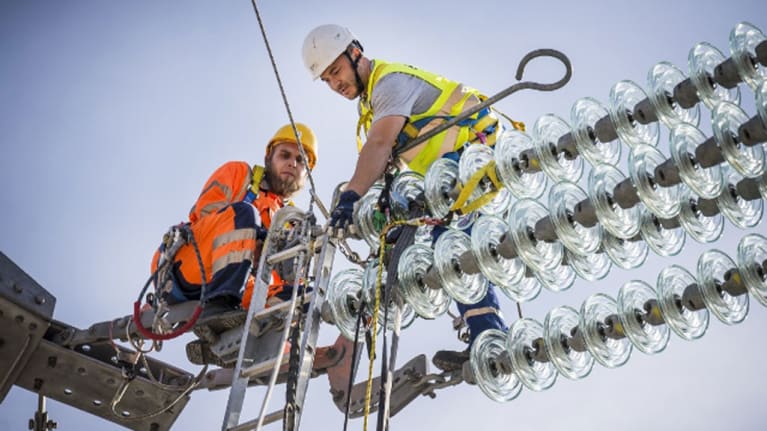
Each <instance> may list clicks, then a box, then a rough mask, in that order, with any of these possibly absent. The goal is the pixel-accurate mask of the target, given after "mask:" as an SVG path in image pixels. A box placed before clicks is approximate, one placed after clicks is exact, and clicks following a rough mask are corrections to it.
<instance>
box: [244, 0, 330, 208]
mask: <svg viewBox="0 0 767 431" xmlns="http://www.w3.org/2000/svg"><path fill="white" fill-rule="evenodd" d="M251 3H252V4H253V11H254V12H255V13H256V19H258V27H259V28H260V29H261V35H262V36H263V38H264V45H266V51H267V53H268V54H269V61H271V63H272V69H273V70H274V76H275V78H276V79H277V86H278V87H279V88H280V95H282V102H283V103H284V104H285V110H286V111H287V113H288V118H289V119H290V125H291V127H293V133H294V134H295V135H296V139H297V140H298V151H300V152H301V157H303V159H304V160H309V159H308V158H307V157H306V152H305V151H304V146H303V145H302V144H301V135H300V134H299V133H298V129H297V128H296V122H295V120H294V119H293V113H292V112H291V111H290V104H289V103H288V97H287V95H286V94H285V88H284V87H283V86H282V79H281V78H280V72H279V71H278V70H277V63H276V62H275V61H274V55H272V48H271V46H270V45H269V39H268V38H267V36H266V30H265V29H264V23H263V21H262V20H261V13H260V12H259V11H258V6H257V5H256V0H251ZM306 176H307V177H308V178H309V194H311V196H312V199H311V200H310V201H309V211H311V210H312V202H317V207H318V208H319V209H320V212H321V213H322V215H324V216H325V218H326V219H329V218H330V213H329V212H328V210H327V209H326V208H325V205H323V204H322V201H321V200H320V198H319V196H317V193H316V188H315V186H314V178H312V170H311V169H309V166H308V165H307V166H306Z"/></svg>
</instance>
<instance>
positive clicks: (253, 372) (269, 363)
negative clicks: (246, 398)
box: [240, 354, 290, 378]
mask: <svg viewBox="0 0 767 431" xmlns="http://www.w3.org/2000/svg"><path fill="white" fill-rule="evenodd" d="M276 360H277V358H269V359H267V360H266V361H263V362H259V363H257V364H254V365H251V366H250V367H247V368H243V369H242V372H241V373H240V375H241V376H242V377H247V378H250V377H254V376H259V375H261V374H263V373H265V372H267V371H269V370H272V369H274V363H275V362H276ZM289 360H290V355H288V354H284V355H282V364H280V366H283V365H285V364H287V363H288V361H289Z"/></svg>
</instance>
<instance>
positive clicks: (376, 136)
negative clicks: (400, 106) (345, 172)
mask: <svg viewBox="0 0 767 431" xmlns="http://www.w3.org/2000/svg"><path fill="white" fill-rule="evenodd" d="M405 120H406V118H405V117H402V116H399V115H390V116H387V117H383V118H380V119H378V120H377V121H376V122H374V123H373V125H372V126H370V130H368V133H367V141H365V145H363V146H362V151H360V155H359V158H358V159H357V166H356V167H355V168H354V175H352V178H351V180H349V184H348V186H347V187H346V189H347V190H353V191H355V192H356V193H357V194H358V195H360V196H362V195H364V194H365V193H367V191H368V189H370V187H371V186H372V185H373V183H375V182H376V180H378V179H379V178H381V176H382V175H383V174H384V171H385V170H386V164H387V163H388V161H389V157H390V156H391V151H392V147H394V143H395V140H396V139H397V135H398V134H399V132H400V130H402V127H403V126H404V125H405Z"/></svg>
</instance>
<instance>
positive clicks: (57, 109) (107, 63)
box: [0, 0, 767, 431]
mask: <svg viewBox="0 0 767 431" xmlns="http://www.w3.org/2000/svg"><path fill="white" fill-rule="evenodd" d="M260 7H261V10H262V14H263V18H264V20H265V25H266V29H267V32H268V35H269V37H270V41H271V43H272V49H273V51H274V54H275V59H276V62H277V64H278V67H279V68H280V72H281V74H282V78H283V81H284V85H285V90H286V92H287V96H288V98H289V101H290V104H291V108H292V109H293V113H294V116H295V118H296V119H297V120H299V121H302V122H306V123H307V124H309V125H310V126H311V127H313V128H314V129H315V131H316V133H317V135H318V137H319V140H320V150H319V163H318V165H317V168H316V170H315V172H314V175H315V180H316V184H317V189H318V194H319V196H320V197H321V198H322V199H323V200H324V201H325V202H327V201H329V199H330V196H331V193H332V190H333V187H334V186H335V185H336V184H338V183H339V182H341V181H344V180H347V179H348V177H349V176H350V175H351V170H352V166H353V164H354V162H355V160H356V151H355V148H356V147H355V141H354V128H355V125H356V114H355V107H354V104H353V103H351V102H349V101H347V100H345V99H342V98H341V97H339V96H337V95H335V94H333V93H331V92H330V91H329V90H328V89H327V88H325V86H324V85H323V84H321V83H316V82H312V81H311V79H310V78H309V75H308V74H307V73H306V71H305V70H304V69H303V66H302V63H301V59H300V47H301V43H302V41H303V37H304V35H305V34H306V32H307V31H308V30H310V29H311V28H313V27H314V26H316V25H319V24H325V23H340V24H345V25H347V26H349V27H350V28H351V29H352V30H353V31H354V32H355V33H356V34H357V36H358V37H359V39H360V40H361V42H362V44H363V45H364V47H365V50H366V53H367V54H369V55H370V56H372V57H380V58H384V59H388V60H394V61H401V62H406V63H410V64H414V65H417V66H420V67H422V68H424V69H427V70H432V71H437V72H440V73H443V74H444V75H446V76H449V77H451V78H454V79H457V80H461V81H463V82H465V83H467V84H469V85H471V86H473V87H476V88H479V89H481V90H483V91H484V92H486V93H488V94H493V93H495V92H498V91H500V90H502V89H504V88H506V87H507V86H509V85H511V84H513V83H514V76H513V75H514V69H515V67H516V64H517V62H518V61H519V59H520V58H521V57H522V56H523V55H524V54H525V53H526V52H528V51H530V50H532V49H536V48H544V47H546V48H556V49H559V50H561V51H563V52H565V53H566V54H568V55H569V56H570V58H571V60H572V63H573V78H572V81H571V82H570V84H568V86H567V87H565V88H564V89H562V90H560V91H557V92H556V93H550V94H544V93H535V92H526V93H520V94H517V95H514V96H511V97H510V98H508V99H506V100H504V101H503V102H501V103H500V104H499V107H500V108H501V109H502V110H503V111H504V112H506V113H507V114H509V115H511V116H512V117H514V118H517V119H521V120H523V121H525V122H527V123H528V125H530V126H531V125H532V124H533V123H534V122H535V120H536V119H537V118H538V117H539V116H541V115H543V114H546V113H554V114H557V115H559V116H562V117H565V118H567V117H568V116H569V111H570V107H571V106H572V103H573V102H574V101H575V100H577V99H578V98H580V97H584V96H591V97H594V98H596V99H598V100H600V101H602V102H606V101H607V96H608V94H609V90H610V87H611V86H612V85H613V84H614V83H615V82H617V81H619V80H622V79H632V80H635V81H636V82H638V83H640V84H641V85H643V86H645V79H646V78H645V77H646V74H647V71H648V70H649V69H650V67H651V66H653V65H654V64H655V63H657V62H658V61H662V60H665V61H670V62H672V63H674V64H675V65H677V66H678V67H680V68H681V69H683V70H687V54H688V52H689V50H690V48H691V47H692V46H693V45H694V44H695V43H696V42H700V41H708V42H710V43H712V44H713V45H715V46H717V47H718V48H719V49H721V50H722V51H724V52H728V42H727V38H728V35H729V32H730V30H731V29H732V27H733V26H734V25H735V24H736V23H738V22H740V21H744V20H745V21H750V22H751V23H753V24H755V25H757V26H759V27H760V28H761V29H762V30H767V5H766V4H765V3H764V2H763V1H729V2H722V1H675V2H669V1H646V2H639V3H637V2H607V1H604V2H597V1H581V2H564V1H561V2H524V3H523V2H516V1H503V2H501V1H498V2H483V1H478V2H456V1H441V2H413V1H408V2H404V1H399V0H392V1H389V2H385V3H382V4H380V5H372V4H368V3H365V2H350V1H335V2H321V3H320V2H310V1H293V2H278V1H274V2H263V4H260ZM0 53H2V55H1V56H0V100H1V101H2V102H0V148H2V152H1V153H0V154H2V156H1V157H0V184H2V185H3V187H2V191H0V207H1V208H3V209H4V210H3V211H2V215H1V216H0V250H2V251H3V252H4V253H6V254H7V255H8V256H10V257H11V259H13V260H14V261H15V262H16V263H18V264H19V265H20V266H21V267H22V268H24V269H25V270H26V271H27V272H28V273H29V274H30V275H31V276H32V277H33V278H35V279H36V280H37V281H38V282H39V283H40V284H42V285H43V286H44V287H46V288H47V289H48V290H49V291H50V292H51V293H53V294H54V295H55V296H56V297H57V306H56V310H55V318H56V319H58V320H61V321H64V322H67V323H69V324H72V325H74V326H77V327H81V328H84V327H88V326H89V325H90V324H92V323H94V322H98V321H104V320H109V319H112V318H114V317H117V316H122V315H125V314H129V313H130V312H131V306H132V303H133V301H134V300H135V298H136V295H137V293H138V291H139V289H140V288H141V286H142V283H143V282H144V280H145V278H146V277H147V275H148V268H149V260H150V257H151V254H152V251H153V249H154V248H155V247H156V245H157V243H158V240H159V239H160V237H161V235H162V233H163V232H164V231H165V229H166V228H167V226H168V225H170V224H173V223H176V222H178V221H181V220H182V219H184V218H185V217H186V213H187V211H188V209H189V207H190V206H191V205H192V203H193V201H194V199H195V197H196V195H197V193H198V192H199V189H200V187H201V186H202V184H203V182H204V181H205V179H206V178H207V176H208V175H209V173H210V172H211V171H212V170H213V169H215V168H216V167H217V166H218V165H219V164H221V163H223V162H225V161H227V160H247V161H249V162H260V161H261V160H262V159H263V148H264V144H265V143H266V141H267V140H268V138H269V137H270V136H271V134H272V133H273V132H274V131H275V130H276V129H277V128H278V127H279V126H281V125H283V124H284V123H286V122H287V120H288V117H287V114H286V111H285V108H284V106H283V103H282V100H281V98H280V94H279V91H278V87H277V84H276V81H275V78H274V74H273V72H272V69H271V65H270V62H269V59H268V57H267V53H266V50H265V47H264V43H263V40H262V38H261V35H260V32H259V29H258V25H257V21H256V18H255V15H254V14H253V10H252V7H251V5H250V2H248V1H245V0H240V1H227V2H209V1H188V2H169V1H161V2H158V1H137V2H98V1H70V2H53V1H48V2H44V1H25V2H22V1H5V2H2V3H0ZM559 74H560V69H559V67H558V66H557V65H555V63H554V62H550V63H547V62H544V61H542V62H540V63H538V64H536V65H535V66H534V67H532V68H531V69H530V70H529V76H526V78H529V79H531V80H540V81H544V82H545V81H550V80H555V79H557V77H558V76H559ZM741 90H742V98H743V104H742V106H743V107H744V109H746V110H747V111H748V112H749V113H750V114H752V115H753V113H754V109H753V93H752V92H751V91H750V90H748V89H747V88H746V87H744V86H741ZM709 115H710V112H709V111H708V110H706V109H705V108H704V109H703V110H702V117H704V120H703V121H702V123H701V124H702V127H704V131H705V133H706V134H707V135H710V134H711V131H710V128H708V129H706V127H708V116H709ZM659 148H661V150H662V151H663V152H664V153H665V154H668V142H667V138H666V135H665V134H664V135H663V136H662V137H661V143H660V144H659ZM625 154H627V151H624V160H625ZM624 170H625V167H624ZM299 202H301V203H304V204H305V202H306V194H305V193H304V194H303V195H302V197H301V198H300V199H299ZM750 232H761V233H762V234H765V228H764V223H762V224H760V225H759V226H757V227H756V228H754V229H752V230H750ZM746 233H747V232H746V231H742V230H737V229H734V228H732V227H731V226H728V228H727V229H726V231H725V237H724V238H723V239H722V240H721V241H720V242H718V243H716V244H708V245H700V244H697V243H695V242H694V241H692V240H691V239H689V238H688V241H687V245H686V247H685V250H684V251H683V252H682V253H681V255H680V256H677V257H674V258H664V259H661V258H659V257H657V256H651V258H650V259H648V262H647V263H646V264H645V265H644V266H643V267H642V268H641V269H639V270H635V271H623V270H619V269H613V270H612V272H611V274H610V276H608V278H607V279H605V280H602V281H600V282H596V283H586V282H583V281H578V282H576V285H575V286H574V287H573V288H572V289H570V290H569V291H567V292H563V293H560V294H554V293H551V292H547V291H544V292H543V293H542V294H541V295H540V296H539V298H538V299H536V300H535V301H533V302H532V303H530V304H526V305H524V307H523V310H524V311H525V314H526V315H527V316H529V317H532V318H535V319H537V320H539V321H542V320H543V318H544V316H545V314H546V312H547V311H548V310H550V309H551V308H553V307H555V306H559V305H571V306H573V307H576V308H578V307H579V306H580V304H581V302H582V301H583V300H584V299H585V298H586V297H587V296H588V295H590V294H591V293H594V292H604V293H608V294H610V295H612V296H615V295H617V291H618V288H619V287H620V286H621V285H622V284H623V282H625V281H627V280H630V279H641V280H644V281H647V282H649V283H650V284H653V285H654V282H655V278H656V277H657V274H658V272H659V271H660V270H661V269H662V268H663V267H665V266H666V265H669V264H671V263H677V264H679V265H682V266H684V267H686V268H688V269H690V270H694V267H695V262H696V260H697V257H698V255H699V254H700V253H701V252H702V251H704V250H706V249H710V248H715V247H716V248H720V249H721V250H723V251H724V252H726V253H728V254H730V255H733V256H734V253H735V248H736V244H737V242H738V240H739V239H740V238H741V237H742V236H743V235H745V234H746ZM342 259H343V258H342V256H341V255H340V254H339V255H338V256H337V262H338V263H339V265H338V267H339V268H341V267H344V266H345V264H344V263H343V262H342ZM502 306H503V308H504V311H505V313H506V315H507V316H508V317H510V318H511V317H512V316H513V315H514V310H515V308H514V304H513V303H512V302H510V301H508V300H506V299H504V300H503V302H502ZM711 318H712V321H711V324H710V328H709V331H708V333H707V335H706V336H704V337H703V338H702V339H700V340H698V341H695V342H686V341H682V340H681V339H679V338H676V337H675V336H674V335H673V334H672V336H671V337H672V339H671V343H670V344H669V346H668V348H667V349H666V350H665V351H664V352H662V353H660V354H658V355H655V356H647V355H644V354H642V353H640V352H638V351H636V350H635V351H634V353H633V355H632V357H631V359H630V360H629V361H628V363H627V364H626V365H625V366H623V367H621V368H618V369H613V370H609V369H605V368H602V367H600V366H598V365H597V366H595V368H594V370H593V372H592V373H591V375H590V376H588V377H587V378H585V379H583V380H580V381H569V380H567V379H564V378H561V377H560V378H559V379H558V381H557V383H556V384H555V385H554V386H553V387H552V388H551V389H549V390H548V391H545V392H541V393H533V392H530V391H523V392H522V394H521V395H520V396H519V397H518V398H517V399H516V400H514V401H512V402H510V403H508V404H498V403H496V402H494V401H491V400H489V399H488V398H486V397H485V396H484V395H483V394H482V392H481V391H480V390H479V389H478V388H477V387H475V386H469V385H462V386H460V387H455V388H450V389H447V390H443V391H441V392H438V394H437V398H436V399H434V400H431V399H428V398H420V399H417V400H416V401H415V402H413V403H412V404H411V405H410V406H409V407H408V408H407V409H405V410H404V411H403V412H401V413H400V414H399V415H397V416H396V417H394V418H393V422H392V426H393V427H394V428H396V429H417V428H423V427H427V428H430V429H451V430H465V429H467V428H469V427H480V428H483V429H501V428H509V427H513V428H514V429H536V430H539V431H542V430H561V429H567V428H568V427H572V428H573V429H593V430H614V429H622V430H645V429H647V428H648V427H654V428H660V429H667V428H671V427H679V428H680V429H701V430H703V429H705V430H709V429H710V430H721V429H743V430H753V429H763V428H764V423H765V421H766V420H767V413H766V412H765V409H764V402H763V400H764V396H765V394H766V393H767V391H766V390H765V383H767V382H766V381H765V377H764V372H763V371H764V365H763V364H764V357H765V355H766V354H767V343H766V342H765V341H764V340H765V336H764V328H765V327H767V310H765V309H764V307H761V306H760V305H759V304H758V303H757V302H756V301H752V302H751V311H750V315H749V317H748V318H747V319H746V321H745V322H744V323H742V324H740V325H737V326H734V327H727V326H725V325H723V324H722V323H720V322H719V321H717V320H715V318H714V317H713V316H712V317H711ZM335 335H336V330H335V329H334V328H332V327H330V326H325V327H323V330H322V336H321V339H322V341H323V342H330V341H332V340H333V339H334V338H335ZM185 341H187V340H186V339H183V340H179V341H177V342H176V343H175V345H170V343H169V345H168V346H167V347H166V349H165V350H164V351H163V352H162V354H161V355H160V356H159V358H160V359H162V360H165V361H168V362H172V363H174V364H175V365H178V366H180V367H183V368H186V369H188V370H190V371H193V372H194V371H197V370H198V368H196V367H194V366H192V365H190V364H188V363H187V362H186V359H185V357H184V355H183V345H184V343H185ZM400 346H401V350H400V353H399V358H401V360H402V361H403V362H404V361H405V360H407V359H409V358H411V357H412V356H415V355H417V354H419V353H426V354H429V355H431V354H432V353H433V352H434V351H436V350H438V349H441V348H460V347H461V346H460V345H459V343H458V342H457V341H456V339H455V336H454V333H453V332H452V330H451V323H450V320H449V319H448V318H447V317H442V318H439V319H436V320H434V321H418V322H416V323H415V324H414V325H413V326H412V327H411V328H408V329H407V330H405V331H404V333H403V337H402V341H401V344H400ZM364 376H365V373H364V372H362V373H361V374H360V378H362V377H364ZM327 390H328V386H327V382H326V380H325V378H324V377H323V378H320V379H317V380H315V381H313V382H312V383H311V384H310V392H309V401H308V403H307V406H306V412H305V416H304V419H303V421H302V424H303V426H304V429H307V430H315V429H340V428H341V426H342V423H343V416H342V414H341V413H339V412H338V411H337V410H336V408H335V407H334V405H333V404H332V402H331V399H330V395H329V394H328V391H327ZM261 393H262V392H261V391H260V390H258V389H256V390H253V391H252V392H251V395H250V396H249V397H248V399H247V400H248V401H249V403H250V404H249V405H252V406H253V411H252V414H246V416H248V417H251V416H254V415H255V414H256V411H257V406H259V405H260V395H261ZM226 395H227V393H226V392H216V393H209V392H205V391H199V392H195V393H194V394H193V396H192V400H191V401H190V403H189V404H188V405H187V408H186V410H185V411H184V412H183V413H182V414H181V417H180V418H179V420H178V422H177V424H176V427H175V429H179V430H188V429H200V430H203V429H204V430H209V429H218V428H220V424H221V418H222V416H223V411H224V406H225V401H226ZM278 397H281V394H278ZM273 406H274V407H275V408H276V407H277V405H276V404H273ZM48 407H49V411H50V415H51V417H52V418H53V419H54V420H56V421H58V423H59V428H58V429H62V430H74V429H81V430H86V429H87V430H113V429H120V428H119V427H118V426H116V425H113V424H111V423H107V422H104V421H102V420H100V419H98V418H94V417H90V416H88V415H87V414H86V413H83V412H80V411H77V410H75V409H73V408H70V407H67V406H65V405H62V404H59V403H56V402H52V401H51V402H50V403H49V405H48ZM35 408H36V397H35V395H34V394H32V393H30V392H28V391H26V390H22V389H19V388H14V389H13V390H12V391H11V392H10V393H9V395H8V396H7V398H6V399H5V401H4V402H3V404H1V405H0V429H2V430H18V429H26V423H27V419H28V418H30V417H31V416H32V414H33V413H34V410H35ZM361 428H362V421H361V420H355V421H353V422H352V426H351V429H361Z"/></svg>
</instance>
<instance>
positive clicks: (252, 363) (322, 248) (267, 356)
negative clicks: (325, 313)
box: [222, 207, 336, 431]
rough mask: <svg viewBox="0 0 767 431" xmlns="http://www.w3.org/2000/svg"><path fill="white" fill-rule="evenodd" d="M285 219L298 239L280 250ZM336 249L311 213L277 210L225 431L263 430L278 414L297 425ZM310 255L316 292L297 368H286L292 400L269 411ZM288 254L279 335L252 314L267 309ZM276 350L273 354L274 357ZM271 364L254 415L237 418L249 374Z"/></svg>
mask: <svg viewBox="0 0 767 431" xmlns="http://www.w3.org/2000/svg"><path fill="white" fill-rule="evenodd" d="M289 223H290V224H293V225H294V229H297V230H298V232H299V234H298V236H297V238H295V239H297V240H298V241H297V244H296V245H293V246H291V247H289V248H284V249H280V248H283V247H284V246H285V244H284V243H283V242H282V241H280V238H281V235H282V234H284V229H283V227H284V226H285V225H286V224H289ZM335 251H336V245H335V242H334V240H333V239H331V238H330V237H329V236H328V235H324V234H318V233H317V230H316V229H315V225H314V220H313V217H312V216H311V214H309V213H304V212H302V211H301V210H298V209H297V208H295V207H285V208H282V209H280V210H279V211H278V212H277V213H275V215H274V218H273V220H272V223H271V226H270V229H269V234H268V236H267V239H266V241H265V243H264V246H263V249H262V253H261V258H260V262H259V266H258V272H257V275H256V280H255V286H254V289H253V296H252V298H251V303H250V307H249V308H248V313H247V317H246V320H245V325H244V327H243V330H242V335H241V338H240V342H239V351H238V356H237V364H236V366H235V368H234V373H233V379H232V385H231V388H230V392H229V399H228V401H227V405H226V411H225V414H224V421H223V425H222V430H223V431H244V430H253V429H256V430H257V429H261V427H262V426H263V425H264V424H268V423H271V422H275V421H278V420H280V419H282V420H284V422H285V427H284V429H287V430H295V429H298V426H299V423H300V419H301V413H302V411H303V403H304V400H305V398H306V390H307V387H308V384H309V380H310V379H311V371H312V364H313V362H314V355H315V349H316V343H317V338H318V335H319V326H320V320H321V318H320V310H321V307H322V303H323V302H324V300H325V292H326V291H327V286H328V283H329V280H330V275H331V270H332V265H333V258H334V256H335ZM312 257H314V277H313V279H314V292H313V293H312V295H311V299H310V301H309V303H308V310H307V312H306V313H305V314H304V318H305V321H304V322H303V324H304V328H303V331H302V333H300V343H299V349H300V350H299V352H300V354H299V358H298V362H297V365H298V367H297V369H295V367H292V368H293V369H290V370H289V372H291V373H295V376H294V378H295V379H296V380H295V387H294V388H293V390H294V391H295V393H294V397H293V402H292V403H290V404H289V405H286V406H285V408H284V409H281V410H277V411H274V412H272V413H268V414H267V413H266V409H267V408H268V405H269V402H270V399H271V394H272V391H273V389H274V386H275V385H276V382H277V377H278V375H279V372H280V368H281V367H282V366H284V365H285V363H286V361H287V358H286V355H285V343H286V341H287V340H288V337H289V334H290V330H291V324H292V322H293V320H294V315H295V314H296V309H297V307H303V306H304V304H298V285H299V283H300V276H299V275H300V274H304V275H306V274H308V269H309V268H307V267H306V266H307V265H309V264H310V263H311V258H312ZM289 259H295V263H294V264H295V268H296V271H295V273H296V274H297V275H296V277H295V282H294V288H293V295H292V298H291V303H290V304H291V305H290V309H289V311H288V313H287V317H286V318H285V323H284V328H283V331H282V333H281V334H279V333H278V332H277V331H271V332H267V333H262V331H261V330H260V328H259V327H258V321H259V320H260V319H254V316H256V315H259V316H262V315H264V314H265V313H269V310H271V309H266V310H265V309H264V304H265V302H266V293H267V290H268V285H269V281H270V278H271V273H272V268H273V267H274V266H275V265H276V264H278V263H279V262H283V261H287V260H289ZM275 308H277V307H275ZM277 311H279V310H277ZM283 311H284V309H283ZM254 324H255V325H254ZM295 324H301V322H297V323H295ZM275 351H276V356H274V352H275ZM291 365H295V364H291ZM269 369H271V370H272V372H271V379H270V381H269V385H268V387H267V391H266V394H265V396H264V400H263V402H262V406H261V411H260V413H259V415H258V417H256V418H255V419H252V420H248V421H246V422H240V416H241V414H242V410H243V404H244V399H245V392H246V389H247V387H248V382H249V379H250V378H251V377H253V376H257V375H262V374H263V373H264V372H266V371H268V370H269ZM289 379H290V377H289Z"/></svg>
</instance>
